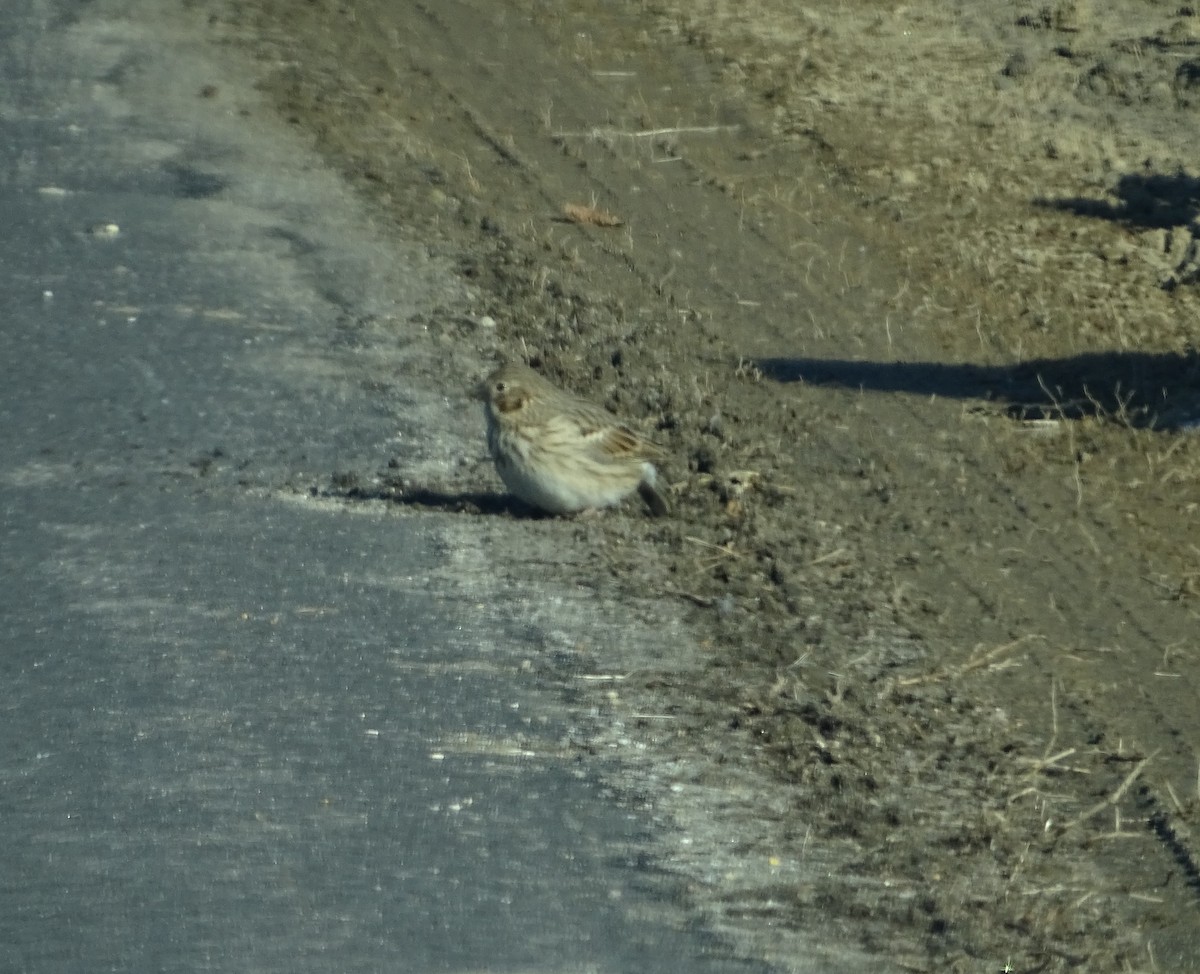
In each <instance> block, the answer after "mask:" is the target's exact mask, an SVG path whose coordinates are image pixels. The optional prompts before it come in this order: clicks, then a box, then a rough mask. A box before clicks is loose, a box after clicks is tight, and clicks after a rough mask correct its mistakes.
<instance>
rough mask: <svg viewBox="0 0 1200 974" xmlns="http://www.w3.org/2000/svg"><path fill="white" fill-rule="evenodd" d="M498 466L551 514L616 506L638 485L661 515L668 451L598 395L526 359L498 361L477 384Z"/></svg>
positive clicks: (520, 492)
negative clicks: (595, 398) (662, 467)
mask: <svg viewBox="0 0 1200 974" xmlns="http://www.w3.org/2000/svg"><path fill="white" fill-rule="evenodd" d="M478 392H479V397H480V398H481V399H482V400H483V405H484V412H485V414H486V416H487V442H488V449H489V451H490V452H491V455H492V460H493V461H494V462H495V464H496V472H497V473H498V474H499V475H500V479H501V480H503V481H504V484H505V486H506V487H507V488H508V489H509V491H511V492H512V493H513V494H514V495H515V496H516V497H518V498H520V499H521V500H523V501H525V503H527V504H530V505H532V506H533V507H536V508H538V509H540V510H542V511H545V512H546V513H549V514H574V513H577V512H580V511H587V510H592V509H596V508H603V507H612V506H615V505H617V504H619V503H621V501H623V500H624V499H625V498H626V497H628V496H629V495H630V494H632V493H633V492H634V491H637V493H638V494H639V495H640V496H641V498H642V500H643V501H645V503H646V506H647V507H648V508H649V509H650V512H651V513H652V514H654V515H655V516H657V517H662V516H664V515H666V514H668V513H670V506H669V505H668V504H667V500H666V498H665V497H664V496H663V495H662V492H661V491H660V490H659V489H658V485H657V479H658V471H657V469H656V467H655V462H656V461H660V462H661V461H662V460H663V459H664V453H663V451H662V449H660V448H659V447H658V446H657V445H656V444H654V443H652V442H651V441H650V440H648V439H646V438H645V437H644V436H642V435H641V434H639V433H636V432H634V431H633V430H632V429H630V428H629V427H628V426H626V425H625V424H624V423H622V422H621V421H620V420H619V419H617V417H616V416H614V415H613V414H612V413H610V412H608V411H607V410H605V409H602V408H601V407H600V406H597V405H596V404H595V403H592V402H589V401H588V400H586V399H581V398H579V397H578V396H574V395H571V393H569V392H564V391H563V390H562V389H559V388H558V387H557V386H555V385H553V384H552V383H551V382H549V381H548V380H546V379H544V378H543V377H542V376H541V375H539V374H538V373H537V372H535V371H534V370H533V369H531V368H529V367H528V366H526V365H521V364H509V365H503V366H501V367H500V368H498V369H496V370H495V371H494V372H493V373H492V374H491V375H489V376H488V377H487V379H485V380H484V381H483V383H482V385H481V386H480V387H479V390H478Z"/></svg>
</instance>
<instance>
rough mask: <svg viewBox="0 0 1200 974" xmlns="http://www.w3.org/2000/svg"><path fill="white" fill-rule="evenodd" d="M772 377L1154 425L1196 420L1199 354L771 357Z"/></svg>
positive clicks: (1042, 415) (765, 366)
mask: <svg viewBox="0 0 1200 974" xmlns="http://www.w3.org/2000/svg"><path fill="white" fill-rule="evenodd" d="M755 365H757V366H758V368H759V370H760V371H761V372H762V373H763V375H765V376H766V377H767V378H769V379H774V380H775V381H777V382H804V383H807V384H809V385H814V386H840V387H843V388H851V389H862V390H865V391H870V392H901V393H910V394H912V395H918V396H942V397H945V398H949V399H981V400H985V401H992V402H997V401H998V402H1003V403H1004V404H1005V409H1006V411H1007V413H1008V414H1009V415H1010V416H1012V417H1013V418H1016V419H1049V418H1053V419H1080V418H1083V417H1085V416H1097V417H1101V418H1109V419H1115V420H1118V421H1120V422H1125V423H1128V424H1130V425H1132V426H1137V427H1141V428H1152V429H1180V428H1185V427H1186V428H1195V427H1196V426H1197V425H1198V424H1200V355H1198V354H1197V353H1195V352H1192V353H1189V354H1186V355H1177V354H1168V353H1149V352H1094V353H1089V354H1086V355H1073V356H1071V357H1069V358H1055V359H1035V360H1032V361H1029V362H1023V363H1021V364H1019V365H1007V366H1006V365H995V366H989V365H972V364H970V363H941V362H870V361H865V362H854V361H849V360H846V359H815V358H768V359H759V360H757V361H756V362H755Z"/></svg>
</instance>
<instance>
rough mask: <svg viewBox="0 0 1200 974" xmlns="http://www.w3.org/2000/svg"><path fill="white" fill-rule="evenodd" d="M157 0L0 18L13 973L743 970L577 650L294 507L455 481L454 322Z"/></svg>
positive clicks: (410, 518)
mask: <svg viewBox="0 0 1200 974" xmlns="http://www.w3.org/2000/svg"><path fill="white" fill-rule="evenodd" d="M155 7H156V5H155V4H154V3H152V2H150V3H145V4H142V3H138V2H132V3H118V2H99V3H84V2H69V0H9V2H7V3H6V4H4V6H3V8H2V9H0V84H2V86H3V90H2V91H0V212H2V213H3V214H4V222H5V232H4V233H3V235H0V268H2V269H3V287H2V288H0V383H2V389H3V392H2V393H0V559H2V561H0V564H2V570H3V578H4V585H3V588H2V590H0V828H2V829H3V846H2V848H0V971H5V972H9V971H11V972H50V971H54V972H59V971H63V972H67V971H80V972H82V971H87V972H95V971H104V970H111V971H209V970H212V971H239V972H254V971H280V972H284V971H287V972H296V971H309V970H312V971H318V970H319V971H382V970H399V971H416V972H423V971H461V972H465V971H526V972H534V971H539V972H540V971H546V972H550V971H554V972H585V971H586V972H609V971H613V972H617V971H621V972H624V971H628V972H634V971H637V972H654V971H694V972H708V971H713V972H717V971H720V972H725V971H749V970H760V969H761V968H760V967H758V966H757V965H751V964H748V963H745V962H742V961H739V960H737V959H735V958H732V957H731V956H730V955H729V952H728V951H727V950H726V949H725V947H724V946H723V945H722V944H720V943H718V942H716V941H715V940H714V939H713V938H711V937H708V936H706V935H705V934H704V932H703V930H701V929H697V927H696V925H695V924H694V922H693V921H692V919H690V918H689V915H688V913H687V912H686V911H685V910H684V909H683V907H681V906H680V905H679V903H678V902H677V900H676V892H677V891H676V886H675V884H674V882H673V881H672V880H671V879H670V878H669V877H666V876H663V875H660V874H659V873H657V872H656V871H655V870H654V869H652V868H649V867H647V866H645V865H639V863H641V862H644V860H645V859H646V857H647V855H648V853H647V850H648V849H649V848H650V846H649V845H648V842H647V836H646V834H645V832H644V829H645V828H646V826H645V824H644V823H643V822H641V821H639V820H638V819H637V818H635V817H633V816H632V815H630V814H629V813H628V812H626V811H624V810H622V809H621V808H619V807H617V806H616V805H614V804H611V803H609V802H607V801H606V800H605V799H603V798H602V797H601V795H600V789H599V788H598V787H597V785H596V784H595V782H594V781H592V780H591V778H590V776H589V775H588V774H587V773H582V774H581V773H580V771H579V769H578V768H577V767H576V766H575V764H574V763H573V761H572V759H571V756H570V753H569V750H567V751H562V749H560V748H559V747H558V746H557V745H556V744H555V741H556V740H557V738H558V736H559V735H560V734H561V733H562V728H561V726H560V725H559V721H560V717H559V716H556V714H557V713H558V711H557V710H556V706H555V704H554V702H553V701H551V700H543V699H540V698H539V697H538V696H537V693H536V691H535V690H533V689H532V688H531V686H530V685H529V682H530V681H529V680H528V679H525V680H523V679H522V677H521V673H522V670H521V668H520V666H519V665H518V664H519V661H520V660H521V659H522V658H523V657H525V656H528V655H531V654H534V653H537V652H538V651H539V650H538V648H537V647H538V644H539V640H544V637H545V634H546V633H547V632H551V631H552V632H554V633H558V634H559V635H558V636H555V637H554V638H556V639H557V638H563V639H569V638H571V636H570V634H571V633H573V632H575V631H577V630H585V629H586V627H587V626H588V625H589V624H590V623H589V621H588V620H587V619H586V618H582V617H580V618H573V617H570V612H571V609H570V606H569V605H567V606H565V607H564V608H563V609H562V610H561V613H565V615H563V616H561V617H560V616H559V615H555V611H554V610H551V609H548V608H546V606H544V605H539V606H537V607H536V611H534V608H533V607H530V609H529V612H527V613H525V614H524V615H523V614H522V612H521V611H520V606H516V607H515V608H514V606H512V605H511V604H510V605H508V606H507V607H498V606H497V605H496V604H495V593H494V592H492V591H489V590H488V589H487V586H486V584H485V583H484V582H479V583H478V586H482V587H478V586H477V587H475V588H473V587H472V586H473V585H476V583H473V582H471V581H470V579H464V578H463V577H462V572H461V570H460V568H459V567H458V566H460V565H461V564H462V563H463V562H465V561H475V560H483V561H486V559H487V558H489V557H494V555H492V553H490V552H489V551H488V550H487V547H486V542H485V541H480V542H478V545H479V547H478V548H476V549H472V548H470V547H469V544H470V542H468V541H465V540H464V538H469V536H470V534H469V531H464V529H463V528H462V526H461V525H460V524H454V523H451V522H454V521H455V520H456V519H455V518H454V517H453V516H452V515H449V514H437V513H433V514H426V515H417V514H413V513H412V512H400V511H396V510H394V509H393V510H389V509H388V507H387V506H386V505H384V504H374V505H371V504H365V505H363V506H362V508H361V509H358V510H356V509H352V508H351V507H350V506H347V505H343V504H338V503H332V502H319V500H315V499H306V496H307V495H306V494H305V487H306V485H308V484H319V483H327V482H328V480H329V476H330V474H331V473H332V472H333V471H335V470H342V469H365V470H375V469H378V468H379V467H381V466H382V465H383V464H385V463H386V462H387V460H388V458H390V457H396V458H397V459H398V462H399V464H400V466H401V467H402V468H408V467H411V468H412V469H414V470H421V471H425V472H426V473H429V472H431V471H432V472H433V474H437V475H444V476H447V477H449V476H451V475H452V473H453V470H454V469H455V463H456V458H457V456H458V455H459V454H460V453H461V451H462V450H463V448H464V447H463V445H462V444H463V442H465V441H464V440H463V439H462V438H463V437H466V436H468V435H469V436H477V435H478V429H477V425H478V419H477V417H475V416H473V415H472V416H471V417H470V420H469V422H463V425H464V426H465V427H466V428H465V429H463V430H459V431H457V432H456V430H455V423H456V422H458V421H459V420H458V419H457V417H458V413H457V409H458V407H459V405H460V404H459V403H457V402H448V401H447V400H446V399H445V398H444V397H443V398H442V399H440V400H439V399H438V398H437V397H436V396H435V395H432V394H431V392H430V390H428V389H423V388H421V387H420V384H419V383H418V382H416V381H415V380H414V382H413V383H412V384H411V385H407V384H406V383H405V382H404V380H403V376H404V369H405V364H406V363H412V362H414V361H418V360H422V357H425V358H429V357H434V356H436V355H437V350H436V349H433V348H429V347H426V345H425V344H423V341H424V339H423V338H422V336H421V335H420V334H419V330H418V329H416V328H415V327H413V328H412V329H411V331H412V334H406V333H405V332H404V331H403V330H397V329H398V328H399V326H401V325H403V324H404V323H405V322H409V321H411V320H414V318H415V317H416V316H418V315H420V314H426V313H431V309H432V308H433V307H434V306H436V305H440V306H443V307H445V306H455V305H462V304H463V302H465V300H466V295H465V293H464V292H463V291H462V289H461V287H460V286H459V285H458V284H457V283H456V281H455V280H454V278H453V277H452V276H451V275H450V274H449V272H448V271H447V270H446V269H445V268H444V267H442V266H441V265H440V264H439V263H438V261H437V260H435V259H432V258H430V257H428V255H427V254H426V252H425V250H424V248H422V247H421V246H419V245H418V244H416V243H413V242H409V243H405V242H401V241H386V240H382V239H380V238H379V237H378V236H376V235H375V234H374V232H373V231H372V230H371V228H370V226H369V219H368V218H367V217H366V216H365V215H364V214H363V213H362V212H361V211H360V209H359V206H360V204H358V203H357V202H356V201H355V200H354V199H353V198H351V197H350V196H349V195H348V194H346V193H345V191H344V190H343V189H342V188H341V187H340V186H339V185H338V184H337V181H336V180H335V179H334V178H333V177H332V176H331V175H330V174H329V173H327V172H325V171H323V170H322V168H321V165H320V163H319V161H318V160H317V159H315V158H313V157H311V156H309V155H307V154H306V152H305V150H304V149H303V148H302V147H301V146H300V145H299V144H298V143H294V142H291V141H289V137H288V133H287V132H286V130H285V128H284V127H283V126H281V125H280V124H278V123H275V122H274V121H273V120H270V119H267V118H264V117H261V116H260V117H257V118H256V117H254V114H253V112H251V114H250V115H249V116H247V115H243V114H241V113H240V112H239V111H236V110H234V109H233V108H231V107H230V105H229V103H228V102H227V101H225V100H223V99H224V91H222V92H221V96H220V97H215V98H214V97H211V95H212V92H211V91H210V92H209V93H208V96H206V95H205V94H203V93H202V92H203V91H204V89H205V86H206V84H209V83H212V84H214V85H216V86H218V88H221V87H222V86H224V88H226V89H227V88H228V87H229V86H231V85H236V84H238V83H240V82H239V81H238V79H237V78H234V77H231V75H230V72H231V71H232V68H231V67H230V65H229V64H228V63H227V62H222V63H217V62H213V61H209V60H207V59H208V58H209V56H210V55H211V54H212V52H205V51H204V49H203V47H202V46H201V44H200V42H199V41H198V40H197V39H196V38H189V37H186V36H179V35H177V34H172V33H170V28H169V26H168V22H167V21H157V20H156V19H155V17H154V16H153V15H152V12H153V11H154V9H155ZM213 56H215V55H213ZM396 376H400V377H401V378H400V379H399V380H397V379H396V378H395V377H396ZM389 383H390V384H389ZM397 383H398V384H397ZM380 389H383V390H384V392H382V393H381V392H380V391H379V390H380ZM455 437H459V439H457V440H456V439H455ZM472 448H473V449H478V448H477V446H476V447H472ZM457 520H458V521H461V520H462V519H461V518H459V519H457ZM486 574H487V573H486V566H485V568H484V571H483V572H482V573H481V577H483V578H486ZM536 601H537V600H536V598H534V599H533V602H536ZM562 633H566V635H565V636H564V635H562ZM585 770H586V769H585Z"/></svg>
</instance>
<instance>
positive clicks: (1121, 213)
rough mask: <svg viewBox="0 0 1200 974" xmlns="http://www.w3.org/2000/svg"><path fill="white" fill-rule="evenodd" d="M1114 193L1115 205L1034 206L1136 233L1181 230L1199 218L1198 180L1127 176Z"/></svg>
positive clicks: (1060, 202) (1076, 199)
mask: <svg viewBox="0 0 1200 974" xmlns="http://www.w3.org/2000/svg"><path fill="white" fill-rule="evenodd" d="M1114 193H1115V194H1116V196H1117V202H1116V203H1111V202H1109V201H1108V200H1098V199H1089V198H1087V197H1082V196H1072V197H1066V198H1063V199H1044V198H1042V199H1036V200H1034V203H1035V204H1036V205H1037V206H1042V207H1046V208H1047V209H1053V210H1065V211H1067V212H1068V213H1074V214H1076V215H1077V216H1087V217H1093V218H1095V219H1100V220H1112V221H1113V222H1114V223H1123V224H1125V225H1127V226H1130V227H1133V228H1135V229H1139V230H1150V229H1154V228H1163V229H1168V228H1170V227H1181V226H1185V225H1187V224H1188V223H1191V222H1192V220H1194V219H1195V218H1196V217H1197V216H1200V179H1198V178H1196V177H1195V176H1189V175H1188V174H1187V173H1182V172H1180V173H1170V174H1168V173H1127V174H1126V175H1124V176H1122V177H1121V178H1120V179H1118V180H1117V185H1116V187H1115V189H1114Z"/></svg>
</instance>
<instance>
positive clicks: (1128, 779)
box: [1058, 751, 1158, 835]
mask: <svg viewBox="0 0 1200 974" xmlns="http://www.w3.org/2000/svg"><path fill="white" fill-rule="evenodd" d="M1157 754H1158V752H1157V751H1155V752H1154V754H1150V755H1148V756H1147V757H1144V758H1142V760H1140V761H1139V762H1138V763H1137V764H1135V765H1134V767H1133V770H1132V771H1130V772H1129V774H1127V775H1126V776H1125V780H1124V781H1122V782H1121V785H1120V787H1119V788H1117V790H1116V791H1114V792H1113V793H1112V794H1111V795H1109V796H1108V797H1107V798H1105V799H1104V800H1103V801H1100V802H1097V803H1096V804H1095V805H1093V806H1092V807H1091V808H1089V809H1088V810H1087V811H1086V812H1084V813H1083V814H1082V815H1079V816H1078V817H1076V818H1074V819H1072V820H1071V821H1070V822H1067V824H1066V825H1062V826H1060V827H1059V830H1058V831H1059V834H1060V835H1061V834H1062V833H1064V832H1066V831H1067V830H1068V829H1072V828H1074V827H1075V826H1076V825H1082V824H1083V823H1084V822H1086V821H1087V820H1088V819H1089V818H1093V817H1094V816H1096V815H1099V814H1100V813H1101V812H1102V811H1104V810H1105V809H1106V808H1108V807H1109V806H1110V805H1116V804H1117V802H1119V801H1120V800H1121V797H1122V796H1123V795H1124V794H1125V792H1127V791H1128V790H1129V788H1130V786H1131V785H1132V784H1133V783H1134V782H1135V781H1137V779H1138V776H1139V775H1140V774H1141V773H1142V771H1143V770H1145V767H1146V765H1147V764H1149V763H1150V762H1151V760H1152V759H1153V758H1154V757H1155V755H1157Z"/></svg>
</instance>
